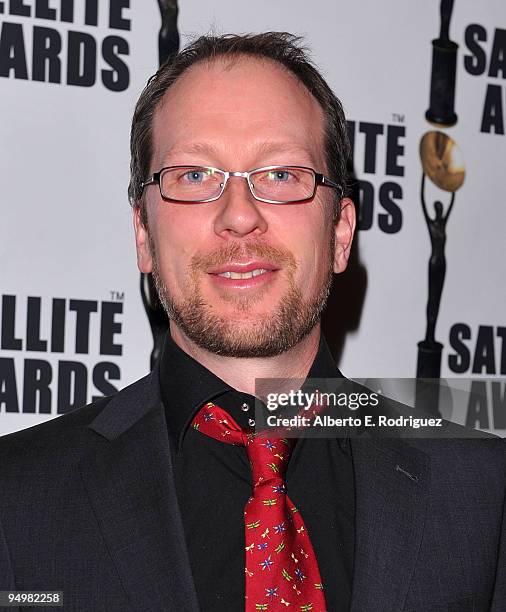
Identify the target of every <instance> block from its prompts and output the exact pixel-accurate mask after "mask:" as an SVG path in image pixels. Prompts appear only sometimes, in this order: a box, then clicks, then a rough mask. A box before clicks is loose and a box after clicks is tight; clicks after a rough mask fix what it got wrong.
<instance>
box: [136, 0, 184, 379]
mask: <svg viewBox="0 0 506 612" xmlns="http://www.w3.org/2000/svg"><path fill="white" fill-rule="evenodd" d="M158 7H159V9H160V15H161V17H162V25H161V28H160V32H159V34H158V62H159V65H160V66H161V65H162V64H164V63H165V62H166V61H167V59H168V58H169V57H170V56H171V55H174V54H176V53H177V52H178V50H179V33H178V30H177V15H178V6H177V1H176V0H158ZM140 289H141V297H142V303H143V304H144V309H145V311H146V314H147V317H148V321H149V325H150V327H151V333H152V334H153V350H152V351H151V358H150V364H151V369H153V366H154V365H155V363H156V361H157V360H158V358H159V356H160V353H161V351H162V346H163V338H164V336H165V333H166V331H167V329H168V327H169V320H168V317H167V314H166V313H165V310H164V308H163V306H162V304H161V303H160V300H159V299H158V293H157V291H156V288H155V283H154V281H153V277H152V275H151V274H144V273H141V282H140Z"/></svg>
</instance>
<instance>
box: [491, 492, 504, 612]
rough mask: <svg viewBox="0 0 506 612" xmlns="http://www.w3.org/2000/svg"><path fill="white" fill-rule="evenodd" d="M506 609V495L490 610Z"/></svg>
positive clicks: (492, 611)
mask: <svg viewBox="0 0 506 612" xmlns="http://www.w3.org/2000/svg"><path fill="white" fill-rule="evenodd" d="M504 610H506V495H505V498H504V501H503V515H502V528H501V536H500V539H499V551H498V555H497V570H496V574H495V585H494V596H493V598H492V605H491V607H490V612H502V611H504Z"/></svg>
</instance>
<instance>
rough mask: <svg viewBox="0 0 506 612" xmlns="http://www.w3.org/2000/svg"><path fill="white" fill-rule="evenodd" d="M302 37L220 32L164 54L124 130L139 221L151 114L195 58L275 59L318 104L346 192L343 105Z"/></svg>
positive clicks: (332, 171) (328, 153)
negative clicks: (166, 54)
mask: <svg viewBox="0 0 506 612" xmlns="http://www.w3.org/2000/svg"><path fill="white" fill-rule="evenodd" d="M301 42H302V38H301V37H298V36H294V35H293V34H289V33H288V32H264V33H262V34H225V35H222V36H200V37H199V38H197V39H196V40H195V41H193V42H192V43H191V44H190V45H188V46H187V47H185V48H184V49H183V50H182V51H180V52H179V53H176V54H175V55H172V56H170V57H169V58H168V59H167V61H166V62H165V64H163V66H161V67H160V68H159V70H158V71H157V72H156V74H154V75H153V76H152V77H151V78H150V79H149V80H148V83H147V85H146V87H145V88H144V90H143V92H142V93H141V95H140V97H139V100H138V101H137V104H136V107H135V111H134V115H133V119H132V130H131V133H130V155H131V158H130V184H129V186H128V197H129V200H130V203H131V205H132V206H140V208H141V220H142V222H143V223H144V225H147V215H146V209H145V205H144V199H143V197H142V195H143V190H142V187H141V183H142V181H144V180H146V178H147V175H148V172H149V166H150V163H151V156H152V154H153V150H152V132H151V126H152V123H153V115H154V113H155V110H156V108H157V106H158V104H159V103H160V101H161V99H162V98H163V96H164V94H165V92H166V91H167V90H168V89H169V87H170V86H171V85H172V84H173V83H174V82H175V81H176V80H177V79H178V78H179V77H180V76H181V75H182V74H183V73H184V72H185V71H186V70H188V68H190V67H191V66H193V65H194V64H196V63H198V62H202V61H205V60H213V59H216V58H219V57H225V58H235V57H238V56H244V55H249V56H252V57H258V58H261V59H263V58H266V59H270V60H273V61H275V62H278V63H279V64H281V65H282V66H284V67H285V68H287V69H288V70H289V71H290V72H291V73H292V74H294V75H295V76H296V77H297V78H298V79H299V81H300V82H301V83H303V84H304V85H305V87H306V88H307V89H308V91H309V92H310V93H311V94H312V95H313V96H314V97H315V99H316V100H317V101H318V103H319V104H320V106H321V108H322V110H323V113H324V116H325V119H326V126H325V141H324V146H325V161H326V164H327V172H328V174H329V175H330V178H331V179H332V180H333V181H335V182H336V183H337V184H338V185H341V186H342V193H340V194H339V198H338V199H340V198H341V197H342V195H343V194H344V193H345V192H346V181H347V170H346V168H347V162H348V157H349V154H350V145H349V141H348V134H347V129H346V120H345V117H344V112H343V107H342V105H341V102H340V101H339V99H338V98H337V97H336V96H335V94H334V93H333V92H332V90H331V89H330V87H329V86H328V85H327V83H326V81H325V79H324V78H323V77H322V76H321V74H320V73H319V72H318V70H317V68H316V67H315V66H314V65H313V63H312V62H311V60H310V59H309V57H308V50H307V49H306V48H305V47H304V46H302V44H301Z"/></svg>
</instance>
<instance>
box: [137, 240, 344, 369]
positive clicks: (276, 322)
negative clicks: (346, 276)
mask: <svg viewBox="0 0 506 612" xmlns="http://www.w3.org/2000/svg"><path fill="white" fill-rule="evenodd" d="M148 235H149V244H150V250H151V255H152V259H153V272H152V274H153V279H154V281H155V286H156V289H157V291H158V296H159V298H160V302H161V303H162V305H163V307H164V309H165V312H166V313H167V316H168V317H169V319H171V320H172V321H174V323H175V324H176V325H177V326H178V327H179V328H180V329H181V330H182V331H183V332H184V334H185V335H186V336H187V337H188V338H189V339H190V340H192V341H193V342H195V344H196V345H197V346H199V347H200V348H202V349H205V350H207V351H210V352H211V353H215V354H217V355H225V356H227V357H250V358H251V357H273V356H275V355H279V354H280V353H283V352H285V351H287V350H288V349H290V348H292V347H293V346H295V345H296V344H298V343H299V342H300V341H301V340H302V339H303V338H304V337H305V336H306V335H307V334H308V333H309V332H310V331H311V330H312V329H313V327H314V326H315V325H316V323H317V322H318V320H319V319H320V316H321V313H322V311H323V309H324V308H325V304H326V302H327V298H328V296H329V293H330V288H331V286H332V278H333V276H332V275H333V268H332V264H333V257H334V244H335V236H334V232H333V231H332V232H331V235H330V239H329V252H328V262H327V266H326V268H327V269H326V273H325V276H324V278H323V281H322V283H321V285H320V287H318V288H317V291H316V293H315V294H314V295H312V296H310V297H309V298H308V299H304V297H303V295H302V293H301V291H300V289H299V288H298V287H296V285H295V282H294V271H295V269H296V262H295V259H294V257H293V256H292V255H291V254H290V253H287V252H286V251H282V250H280V249H277V248H275V247H272V246H269V245H265V244H261V243H251V244H245V245H242V246H241V245H239V244H237V243H235V244H231V245H229V246H227V247H226V248H224V249H219V250H217V251H214V252H213V253H210V254H207V255H195V256H194V257H193V258H192V260H191V263H190V274H189V277H188V281H187V290H188V294H189V295H191V297H189V298H187V299H185V300H184V301H182V302H176V300H175V299H174V298H173V296H171V295H170V292H169V290H168V288H167V286H166V284H165V283H164V282H163V280H162V278H161V275H160V271H159V266H158V258H157V253H156V248H155V244H154V241H153V240H152V236H151V235H150V232H149V230H148ZM250 256H251V257H252V256H256V257H258V258H261V259H267V260H268V261H270V262H273V263H275V264H276V265H279V268H281V269H283V270H284V271H285V272H286V273H287V274H288V282H289V288H288V291H287V292H286V294H285V295H284V297H283V298H282V299H281V301H280V304H279V306H278V307H277V308H276V309H275V311H274V312H273V313H272V314H270V315H269V316H268V317H263V318H261V319H259V320H256V321H254V322H253V321H252V322H251V325H249V327H248V328H247V329H245V328H244V327H243V326H239V325H238V324H237V323H236V322H235V321H234V320H231V319H228V318H225V317H222V316H219V315H217V314H215V313H213V311H212V308H211V306H210V304H209V303H208V302H206V301H205V300H204V298H203V297H202V295H201V293H200V291H199V286H198V278H199V275H201V274H202V272H203V271H204V272H205V271H206V270H208V269H209V268H210V267H211V266H217V265H221V264H226V263H228V262H231V261H234V260H237V259H239V258H241V259H245V258H247V257H250ZM262 295H263V294H262V293H261V292H259V293H257V294H256V295H255V296H254V297H248V296H235V297H232V298H231V301H233V302H234V304H235V305H236V308H237V311H238V312H247V311H248V309H249V307H250V306H251V305H252V304H253V303H254V302H255V301H258V299H260V297H261V296H262Z"/></svg>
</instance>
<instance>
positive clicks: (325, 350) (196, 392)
mask: <svg viewBox="0 0 506 612" xmlns="http://www.w3.org/2000/svg"><path fill="white" fill-rule="evenodd" d="M342 376H343V375H342V374H341V372H340V371H339V370H338V368H337V366H336V364H335V361H334V358H333V357H332V353H331V352H330V348H329V346H328V344H327V341H326V340H325V337H324V335H323V334H321V335H320V343H319V346H318V352H317V353H316V356H315V358H314V360H313V363H312V365H311V368H310V369H309V372H308V375H307V378H308V379H309V378H342ZM160 388H161V395H162V401H163V404H164V407H165V415H166V419H167V428H168V432H169V436H170V438H171V442H172V444H173V448H175V449H176V451H177V452H178V451H179V450H180V448H181V444H182V441H183V437H184V434H185V432H186V430H187V428H188V425H189V424H190V422H191V420H192V418H193V417H194V416H195V413H196V412H197V410H198V409H199V408H200V407H201V406H203V405H204V404H205V403H206V402H209V401H211V400H213V399H215V398H217V397H219V396H220V395H223V394H227V393H233V394H235V395H236V396H237V400H238V402H239V401H240V402H242V401H249V402H252V403H254V400H255V398H254V397H253V396H250V395H248V394H244V393H240V392H238V391H236V390H235V389H234V388H233V387H231V386H230V385H228V384H227V383H226V382H224V381H223V380H221V378H219V377H218V376H216V375H215V374H213V373H212V372H211V371H210V370H208V369H207V368H206V367H204V366H203V365H202V364H200V363H199V362H198V361H196V360H195V359H193V357H191V356H190V355H188V353H186V352H185V351H183V350H182V349H181V348H180V347H179V346H178V345H177V344H176V343H175V342H174V340H173V339H172V336H171V335H170V331H168V332H167V334H166V336H165V341H164V345H163V349H162V354H161V356H160ZM224 407H225V406H224Z"/></svg>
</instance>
